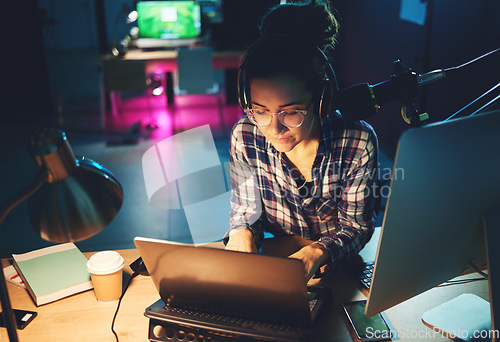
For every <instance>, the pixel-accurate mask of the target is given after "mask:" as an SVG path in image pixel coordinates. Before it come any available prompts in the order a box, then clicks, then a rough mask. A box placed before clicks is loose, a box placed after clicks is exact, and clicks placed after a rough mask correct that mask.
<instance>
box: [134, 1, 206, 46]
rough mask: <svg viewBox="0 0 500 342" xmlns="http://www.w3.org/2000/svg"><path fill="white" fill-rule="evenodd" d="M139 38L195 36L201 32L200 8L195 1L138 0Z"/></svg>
mask: <svg viewBox="0 0 500 342" xmlns="http://www.w3.org/2000/svg"><path fill="white" fill-rule="evenodd" d="M137 15H138V17H137V26H138V28H139V34H140V37H141V38H162V39H177V38H195V37H198V36H199V35H200V33H201V9H200V5H199V4H197V3H196V2H195V1H139V2H138V3H137Z"/></svg>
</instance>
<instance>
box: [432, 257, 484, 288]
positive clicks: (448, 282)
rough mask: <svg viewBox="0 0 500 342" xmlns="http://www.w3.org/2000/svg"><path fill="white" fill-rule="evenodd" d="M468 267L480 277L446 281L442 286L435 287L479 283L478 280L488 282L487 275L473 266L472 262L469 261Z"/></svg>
mask: <svg viewBox="0 0 500 342" xmlns="http://www.w3.org/2000/svg"><path fill="white" fill-rule="evenodd" d="M468 265H469V267H470V268H472V269H473V270H474V271H475V272H476V273H478V274H479V275H480V276H481V277H480V278H465V279H458V280H448V281H446V282H444V283H443V284H441V285H438V286H437V287H443V286H449V285H456V284H462V283H469V282H473V281H479V280H488V274H486V273H484V272H483V271H482V270H481V269H480V268H479V267H478V266H477V265H476V264H474V262H472V261H469V263H468Z"/></svg>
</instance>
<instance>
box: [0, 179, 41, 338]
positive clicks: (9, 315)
mask: <svg viewBox="0 0 500 342" xmlns="http://www.w3.org/2000/svg"><path fill="white" fill-rule="evenodd" d="M47 180H48V174H47V171H46V170H43V169H42V170H40V172H39V173H38V174H37V175H36V176H35V179H33V181H32V182H31V184H30V185H28V186H27V187H26V188H25V189H24V190H23V191H21V192H20V193H19V194H17V195H15V196H14V197H12V198H11V199H10V200H9V201H7V204H6V205H5V206H4V207H3V208H1V209H0V228H1V225H2V222H3V220H4V219H5V217H6V216H7V215H8V214H9V212H10V211H11V210H12V209H14V208H15V207H16V206H18V205H19V204H20V203H21V202H22V201H24V200H25V199H27V198H28V197H30V196H31V195H32V194H34V193H35V192H36V191H37V190H38V189H40V187H41V186H42V185H43V184H44V183H45V182H46V181H47ZM0 303H1V304H2V315H3V320H4V322H5V326H6V327H7V332H8V335H9V340H10V341H11V342H18V341H19V339H18V337H17V330H16V329H17V326H16V320H15V316H14V311H13V310H12V306H11V305H10V299H9V293H8V291H7V284H6V282H5V277H4V274H3V271H2V275H1V276H0Z"/></svg>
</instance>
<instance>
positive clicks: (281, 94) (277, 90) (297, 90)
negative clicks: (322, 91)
mask: <svg viewBox="0 0 500 342" xmlns="http://www.w3.org/2000/svg"><path fill="white" fill-rule="evenodd" d="M250 97H251V105H252V108H253V109H260V110H267V111H269V112H271V113H278V112H280V111H282V110H291V109H299V110H305V109H307V114H306V115H305V116H304V122H303V123H302V125H301V126H300V127H296V128H288V127H286V126H284V125H283V124H282V123H281V122H280V121H279V120H278V117H277V116H273V118H272V120H271V123H270V124H269V125H268V126H257V127H258V128H259V130H260V131H261V132H262V134H263V135H264V136H265V137H266V139H268V140H269V141H270V142H271V144H272V145H273V146H274V148H276V150H278V151H279V152H289V151H291V150H292V149H293V148H294V147H295V146H297V145H299V144H300V143H302V142H307V141H308V140H310V139H312V138H313V137H314V136H315V134H316V133H317V132H318V130H319V125H318V119H317V118H316V117H315V115H314V113H313V107H314V105H313V104H312V103H311V102H312V100H313V94H312V92H310V91H308V90H306V89H305V87H304V84H303V82H300V81H299V80H297V79H296V78H294V77H290V76H281V77H276V78H269V79H267V78H256V79H252V80H251V81H250Z"/></svg>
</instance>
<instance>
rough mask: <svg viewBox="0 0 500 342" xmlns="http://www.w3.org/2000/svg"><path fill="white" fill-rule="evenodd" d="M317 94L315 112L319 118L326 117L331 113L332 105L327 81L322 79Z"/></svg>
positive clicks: (330, 90)
mask: <svg viewBox="0 0 500 342" xmlns="http://www.w3.org/2000/svg"><path fill="white" fill-rule="evenodd" d="M319 90H320V91H319V92H318V99H317V105H316V112H317V113H318V115H319V117H320V118H322V117H324V116H328V115H329V114H330V112H331V103H332V93H333V92H332V84H331V83H330V80H329V79H324V80H323V81H322V82H321V87H320V89H319Z"/></svg>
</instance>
